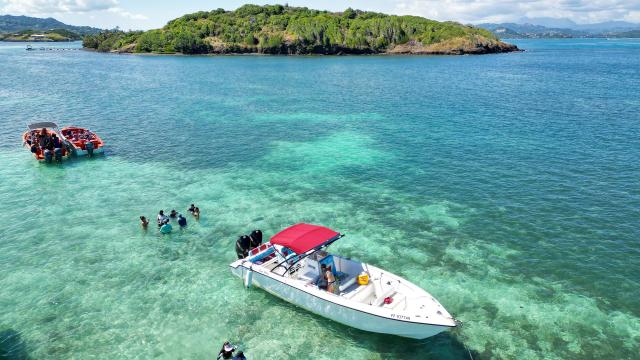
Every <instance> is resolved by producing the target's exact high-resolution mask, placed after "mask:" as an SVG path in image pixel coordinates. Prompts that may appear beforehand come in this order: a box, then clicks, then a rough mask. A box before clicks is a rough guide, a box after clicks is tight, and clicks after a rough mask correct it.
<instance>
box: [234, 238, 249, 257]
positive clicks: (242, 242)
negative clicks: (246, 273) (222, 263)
mask: <svg viewBox="0 0 640 360" xmlns="http://www.w3.org/2000/svg"><path fill="white" fill-rule="evenodd" d="M250 246H251V238H250V237H248V236H247V235H242V236H240V237H239V238H238V240H236V255H238V259H244V258H246V257H247V255H249V247H250Z"/></svg>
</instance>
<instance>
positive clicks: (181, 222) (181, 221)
mask: <svg viewBox="0 0 640 360" xmlns="http://www.w3.org/2000/svg"><path fill="white" fill-rule="evenodd" d="M178 225H180V227H181V228H183V227H185V226H187V219H185V218H184V216H182V214H180V215H178Z"/></svg>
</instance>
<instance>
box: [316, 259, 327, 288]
mask: <svg viewBox="0 0 640 360" xmlns="http://www.w3.org/2000/svg"><path fill="white" fill-rule="evenodd" d="M317 285H318V289H322V290H327V265H325V264H321V265H320V276H318V283H317Z"/></svg>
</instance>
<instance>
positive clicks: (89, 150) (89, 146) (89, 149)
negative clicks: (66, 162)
mask: <svg viewBox="0 0 640 360" xmlns="http://www.w3.org/2000/svg"><path fill="white" fill-rule="evenodd" d="M84 147H85V149H87V154H89V156H93V143H92V142H91V141H87V143H86V144H84Z"/></svg>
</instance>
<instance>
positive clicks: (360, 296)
mask: <svg viewBox="0 0 640 360" xmlns="http://www.w3.org/2000/svg"><path fill="white" fill-rule="evenodd" d="M372 295H373V285H371V284H369V285H360V286H358V287H357V288H356V289H355V290H354V291H352V292H350V293H347V294H345V296H344V297H345V298H347V299H351V300H353V301H358V302H363V301H364V300H365V299H367V298H368V297H369V296H372Z"/></svg>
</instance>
